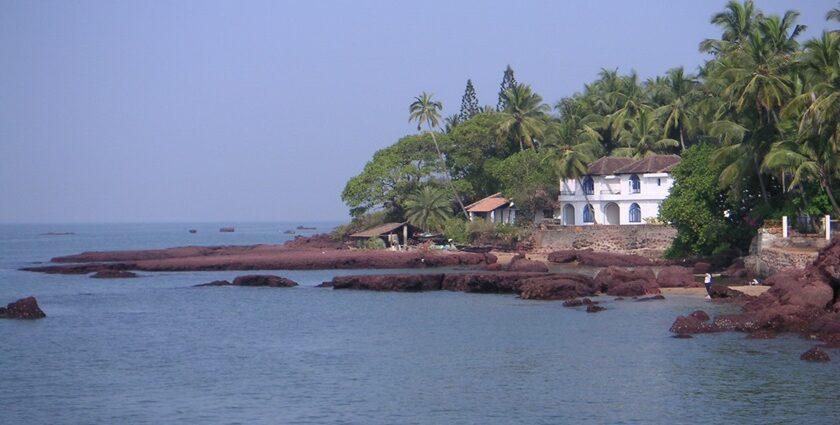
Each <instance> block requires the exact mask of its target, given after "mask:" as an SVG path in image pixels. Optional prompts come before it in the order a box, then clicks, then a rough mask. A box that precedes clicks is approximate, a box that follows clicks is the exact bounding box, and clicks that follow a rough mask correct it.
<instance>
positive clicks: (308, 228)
mask: <svg viewBox="0 0 840 425" xmlns="http://www.w3.org/2000/svg"><path fill="white" fill-rule="evenodd" d="M297 229H298V230H315V229H316V228H315V227H306V226H298V227H297Z"/></svg>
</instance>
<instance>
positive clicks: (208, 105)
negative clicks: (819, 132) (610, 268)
mask: <svg viewBox="0 0 840 425" xmlns="http://www.w3.org/2000/svg"><path fill="white" fill-rule="evenodd" d="M724 3H725V2H724V1H723V0H720V1H675V0H667V1H665V0H662V1H624V0H622V1H618V0H616V1H591V0H590V1H575V2H572V1H567V2H560V1H533V2H510V1H496V0H493V1H487V0H485V1H471V2H467V1H458V2H454V1H425V2H422V3H417V2H396V1H387V0H382V1H364V0H353V1H334V2H327V1H323V2H320V1H319V2H304V1H298V2H288V3H286V2H280V1H266V2H259V1H233V0H232V1H224V2H208V1H194V2H192V1H189V2H188V1H176V2H169V1H134V2H130V1H101V2H100V1H69V0H68V1H65V0H62V1H30V0H23V1H14V0H4V1H0V61H2V66H0V222H76V221H92V222H102V221H105V222H136V221H228V222H230V221H275V220H344V219H346V218H347V208H346V207H345V206H344V204H343V203H342V202H341V199H340V193H341V190H342V189H343V187H344V183H345V182H346V181H347V179H348V178H350V177H351V176H353V175H355V174H357V173H359V172H360V171H361V170H362V167H363V166H364V164H365V162H367V161H368V159H370V157H371V155H372V154H373V152H375V151H376V150H377V149H380V148H382V147H385V146H387V145H389V144H391V143H393V142H394V141H396V140H397V139H398V138H399V137H401V136H402V135H405V134H408V133H411V132H414V131H415V128H414V127H413V126H412V125H410V124H409V123H408V122H407V117H408V105H409V103H410V102H411V101H412V98H413V97H414V96H416V95H418V94H419V93H420V92H421V91H424V90H425V91H429V92H431V93H434V95H435V97H436V98H437V99H438V100H441V101H443V104H444V115H449V114H452V113H456V112H458V108H459V106H460V98H461V95H462V93H463V89H464V85H465V82H466V80H467V78H471V79H472V80H473V82H474V84H475V87H476V91H477V93H478V99H479V102H480V103H481V104H482V105H484V104H492V105H495V104H496V100H497V99H496V96H497V92H498V89H499V83H500V81H501V77H502V72H503V71H504V68H505V65H507V64H510V65H511V66H512V67H513V68H514V70H515V72H516V78H517V80H518V81H519V82H524V83H528V84H531V85H532V87H533V88H534V89H535V90H536V91H537V92H538V93H539V94H541V95H542V96H543V98H544V99H545V100H546V101H547V102H549V103H550V104H553V103H554V102H556V101H557V100H559V99H560V98H562V97H565V96H569V95H571V94H573V93H575V92H577V91H580V90H581V89H582V87H583V84H584V83H587V82H590V81H592V80H593V79H594V78H595V77H596V74H597V72H598V71H599V69H600V68H602V67H605V68H619V69H620V70H621V71H622V72H627V71H629V70H631V69H635V70H637V71H638V72H639V74H640V75H641V76H642V77H643V78H646V77H650V76H653V75H656V74H661V73H663V72H664V71H665V70H667V69H668V68H671V67H675V66H679V65H683V66H685V67H686V68H687V69H688V70H691V71H693V70H695V69H696V67H697V66H698V65H699V64H700V63H701V62H702V61H703V59H704V56H703V55H702V54H700V53H698V50H697V45H698V43H699V42H700V41H701V40H703V39H705V38H716V37H719V31H718V30H717V29H716V28H715V27H713V26H712V25H711V24H709V18H710V17H711V15H712V14H714V13H716V12H718V11H720V10H721V9H722V8H723V5H724ZM758 6H759V7H760V8H761V9H763V10H764V11H765V12H769V13H781V12H783V11H784V10H786V9H789V8H794V9H796V10H798V11H800V12H801V14H802V16H801V18H800V23H804V24H808V25H809V31H808V32H807V33H806V34H805V38H808V37H811V36H813V35H815V34H818V33H819V32H820V31H821V30H822V29H823V28H826V27H831V28H833V27H834V26H836V25H832V24H827V23H826V22H825V21H824V19H823V16H824V14H825V12H826V11H827V10H828V9H830V8H832V7H837V6H838V2H837V1H802V2H793V1H787V2H786V1H778V0H776V1H770V0H759V1H758Z"/></svg>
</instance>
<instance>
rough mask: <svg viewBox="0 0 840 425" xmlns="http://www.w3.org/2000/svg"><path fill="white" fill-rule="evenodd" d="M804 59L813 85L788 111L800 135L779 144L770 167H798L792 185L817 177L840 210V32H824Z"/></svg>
mask: <svg viewBox="0 0 840 425" xmlns="http://www.w3.org/2000/svg"><path fill="white" fill-rule="evenodd" d="M802 63H803V65H804V67H805V69H804V74H805V75H806V76H807V77H808V78H809V79H810V80H811V82H812V86H811V89H810V90H808V91H806V92H805V93H802V94H801V95H799V96H797V97H796V98H795V99H793V100H792V101H791V102H790V104H789V105H788V106H787V107H786V108H785V109H784V111H783V113H784V115H785V116H789V117H794V118H798V121H799V127H798V137H797V139H796V140H795V141H793V140H785V141H781V142H777V143H776V144H774V145H773V147H772V150H771V151H770V153H769V154H768V155H767V157H766V158H765V160H764V167H765V168H767V169H782V170H785V171H790V172H792V173H793V176H794V179H793V181H791V187H795V186H796V185H798V184H800V183H801V182H803V181H806V180H816V181H817V182H819V185H820V187H821V188H822V189H823V191H825V193H826V195H827V196H828V199H829V201H830V202H831V205H832V207H834V210H835V212H836V213H837V214H838V215H840V206H839V205H838V203H837V200H836V199H835V197H834V193H833V192H832V190H831V183H832V180H833V179H834V178H835V177H836V176H838V175H840V35H838V34H836V33H833V32H823V34H822V37H821V38H819V39H813V40H810V41H808V42H807V43H806V44H805V54H804V57H803V61H802Z"/></svg>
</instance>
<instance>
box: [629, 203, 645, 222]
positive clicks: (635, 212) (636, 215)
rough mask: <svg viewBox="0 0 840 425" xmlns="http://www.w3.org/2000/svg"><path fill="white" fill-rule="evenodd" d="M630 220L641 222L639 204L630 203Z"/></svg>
mask: <svg viewBox="0 0 840 425" xmlns="http://www.w3.org/2000/svg"><path fill="white" fill-rule="evenodd" d="M630 222H631V223H641V222H642V209H641V208H639V204H637V203H635V202H634V203H632V204H630Z"/></svg>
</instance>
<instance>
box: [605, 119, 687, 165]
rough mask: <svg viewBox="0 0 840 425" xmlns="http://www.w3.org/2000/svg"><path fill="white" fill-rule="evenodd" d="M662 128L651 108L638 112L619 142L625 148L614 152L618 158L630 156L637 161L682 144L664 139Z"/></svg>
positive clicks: (620, 134)
mask: <svg viewBox="0 0 840 425" xmlns="http://www.w3.org/2000/svg"><path fill="white" fill-rule="evenodd" d="M661 136H662V128H661V127H660V126H659V122H658V119H657V116H656V113H655V112H654V111H653V110H651V109H650V108H649V107H644V108H641V109H639V110H638V112H637V113H636V116H635V117H634V118H633V119H632V120H630V121H629V122H628V123H627V128H625V129H623V130H621V133H619V135H618V141H619V142H621V144H622V145H623V146H624V147H621V148H618V149H616V150H614V151H613V153H614V154H615V155H616V156H629V157H633V158H636V159H641V158H645V157H647V156H650V155H655V154H659V153H664V152H667V151H668V150H669V149H672V148H675V147H677V146H679V145H680V143H679V142H678V141H676V140H674V139H668V138H663V137H661Z"/></svg>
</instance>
